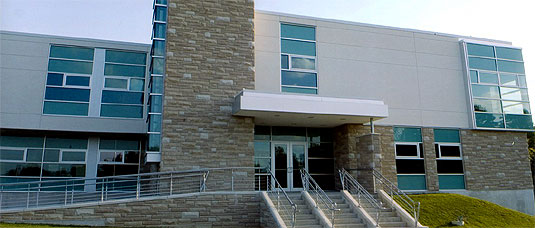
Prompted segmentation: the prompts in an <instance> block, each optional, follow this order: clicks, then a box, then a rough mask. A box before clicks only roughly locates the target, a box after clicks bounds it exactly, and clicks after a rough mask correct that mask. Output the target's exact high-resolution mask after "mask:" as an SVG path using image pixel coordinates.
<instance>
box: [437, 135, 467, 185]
mask: <svg viewBox="0 0 535 228" xmlns="http://www.w3.org/2000/svg"><path fill="white" fill-rule="evenodd" d="M434 134H435V152H436V158H437V172H438V184H439V189H442V190H448V189H465V184H464V169H463V156H462V150H461V139H460V137H459V131H458V130H453V129H435V130H434Z"/></svg>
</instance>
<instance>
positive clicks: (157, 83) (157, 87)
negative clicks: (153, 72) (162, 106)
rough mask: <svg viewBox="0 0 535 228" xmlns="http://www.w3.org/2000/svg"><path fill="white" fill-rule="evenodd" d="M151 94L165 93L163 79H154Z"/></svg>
mask: <svg viewBox="0 0 535 228" xmlns="http://www.w3.org/2000/svg"><path fill="white" fill-rule="evenodd" d="M151 93H160V94H161V93H163V77H152V85H151Z"/></svg>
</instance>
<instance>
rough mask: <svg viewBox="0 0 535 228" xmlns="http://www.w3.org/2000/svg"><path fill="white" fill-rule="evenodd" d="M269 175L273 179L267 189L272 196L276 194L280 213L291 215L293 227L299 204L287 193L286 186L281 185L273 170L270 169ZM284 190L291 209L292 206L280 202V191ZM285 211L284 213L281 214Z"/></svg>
mask: <svg viewBox="0 0 535 228" xmlns="http://www.w3.org/2000/svg"><path fill="white" fill-rule="evenodd" d="M269 176H270V177H271V178H272V179H271V180H272V181H273V182H272V183H271V184H269V185H268V186H269V188H268V190H267V193H268V195H270V196H274V197H276V199H277V201H276V208H277V211H278V212H279V215H281V217H282V216H285V217H290V222H291V227H292V228H293V227H295V221H296V217H295V215H296V213H297V204H295V203H294V202H293V201H292V200H291V199H290V197H289V196H288V194H287V193H286V191H285V190H284V188H282V186H281V185H280V183H279V181H278V180H277V178H275V175H274V174H273V172H271V171H269ZM281 192H282V194H283V196H284V198H285V199H286V200H287V201H288V203H289V205H290V207H291V211H290V208H288V207H287V205H284V204H282V203H281V202H280V198H281V197H280V195H281V194H280V193H281ZM281 212H282V213H284V214H281Z"/></svg>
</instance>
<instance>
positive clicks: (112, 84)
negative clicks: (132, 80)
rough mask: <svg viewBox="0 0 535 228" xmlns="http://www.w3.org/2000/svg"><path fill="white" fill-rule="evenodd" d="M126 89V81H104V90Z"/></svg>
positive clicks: (107, 79) (117, 79)
mask: <svg viewBox="0 0 535 228" xmlns="http://www.w3.org/2000/svg"><path fill="white" fill-rule="evenodd" d="M126 87H128V79H119V78H106V79H105V81H104V88H116V89H126Z"/></svg>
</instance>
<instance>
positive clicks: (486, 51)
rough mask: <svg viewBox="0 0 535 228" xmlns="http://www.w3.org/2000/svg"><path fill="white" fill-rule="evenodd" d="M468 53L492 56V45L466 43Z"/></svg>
mask: <svg viewBox="0 0 535 228" xmlns="http://www.w3.org/2000/svg"><path fill="white" fill-rule="evenodd" d="M466 49H467V50H468V55H476V56H486V57H494V47H492V46H487V45H481V44H466Z"/></svg>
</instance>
